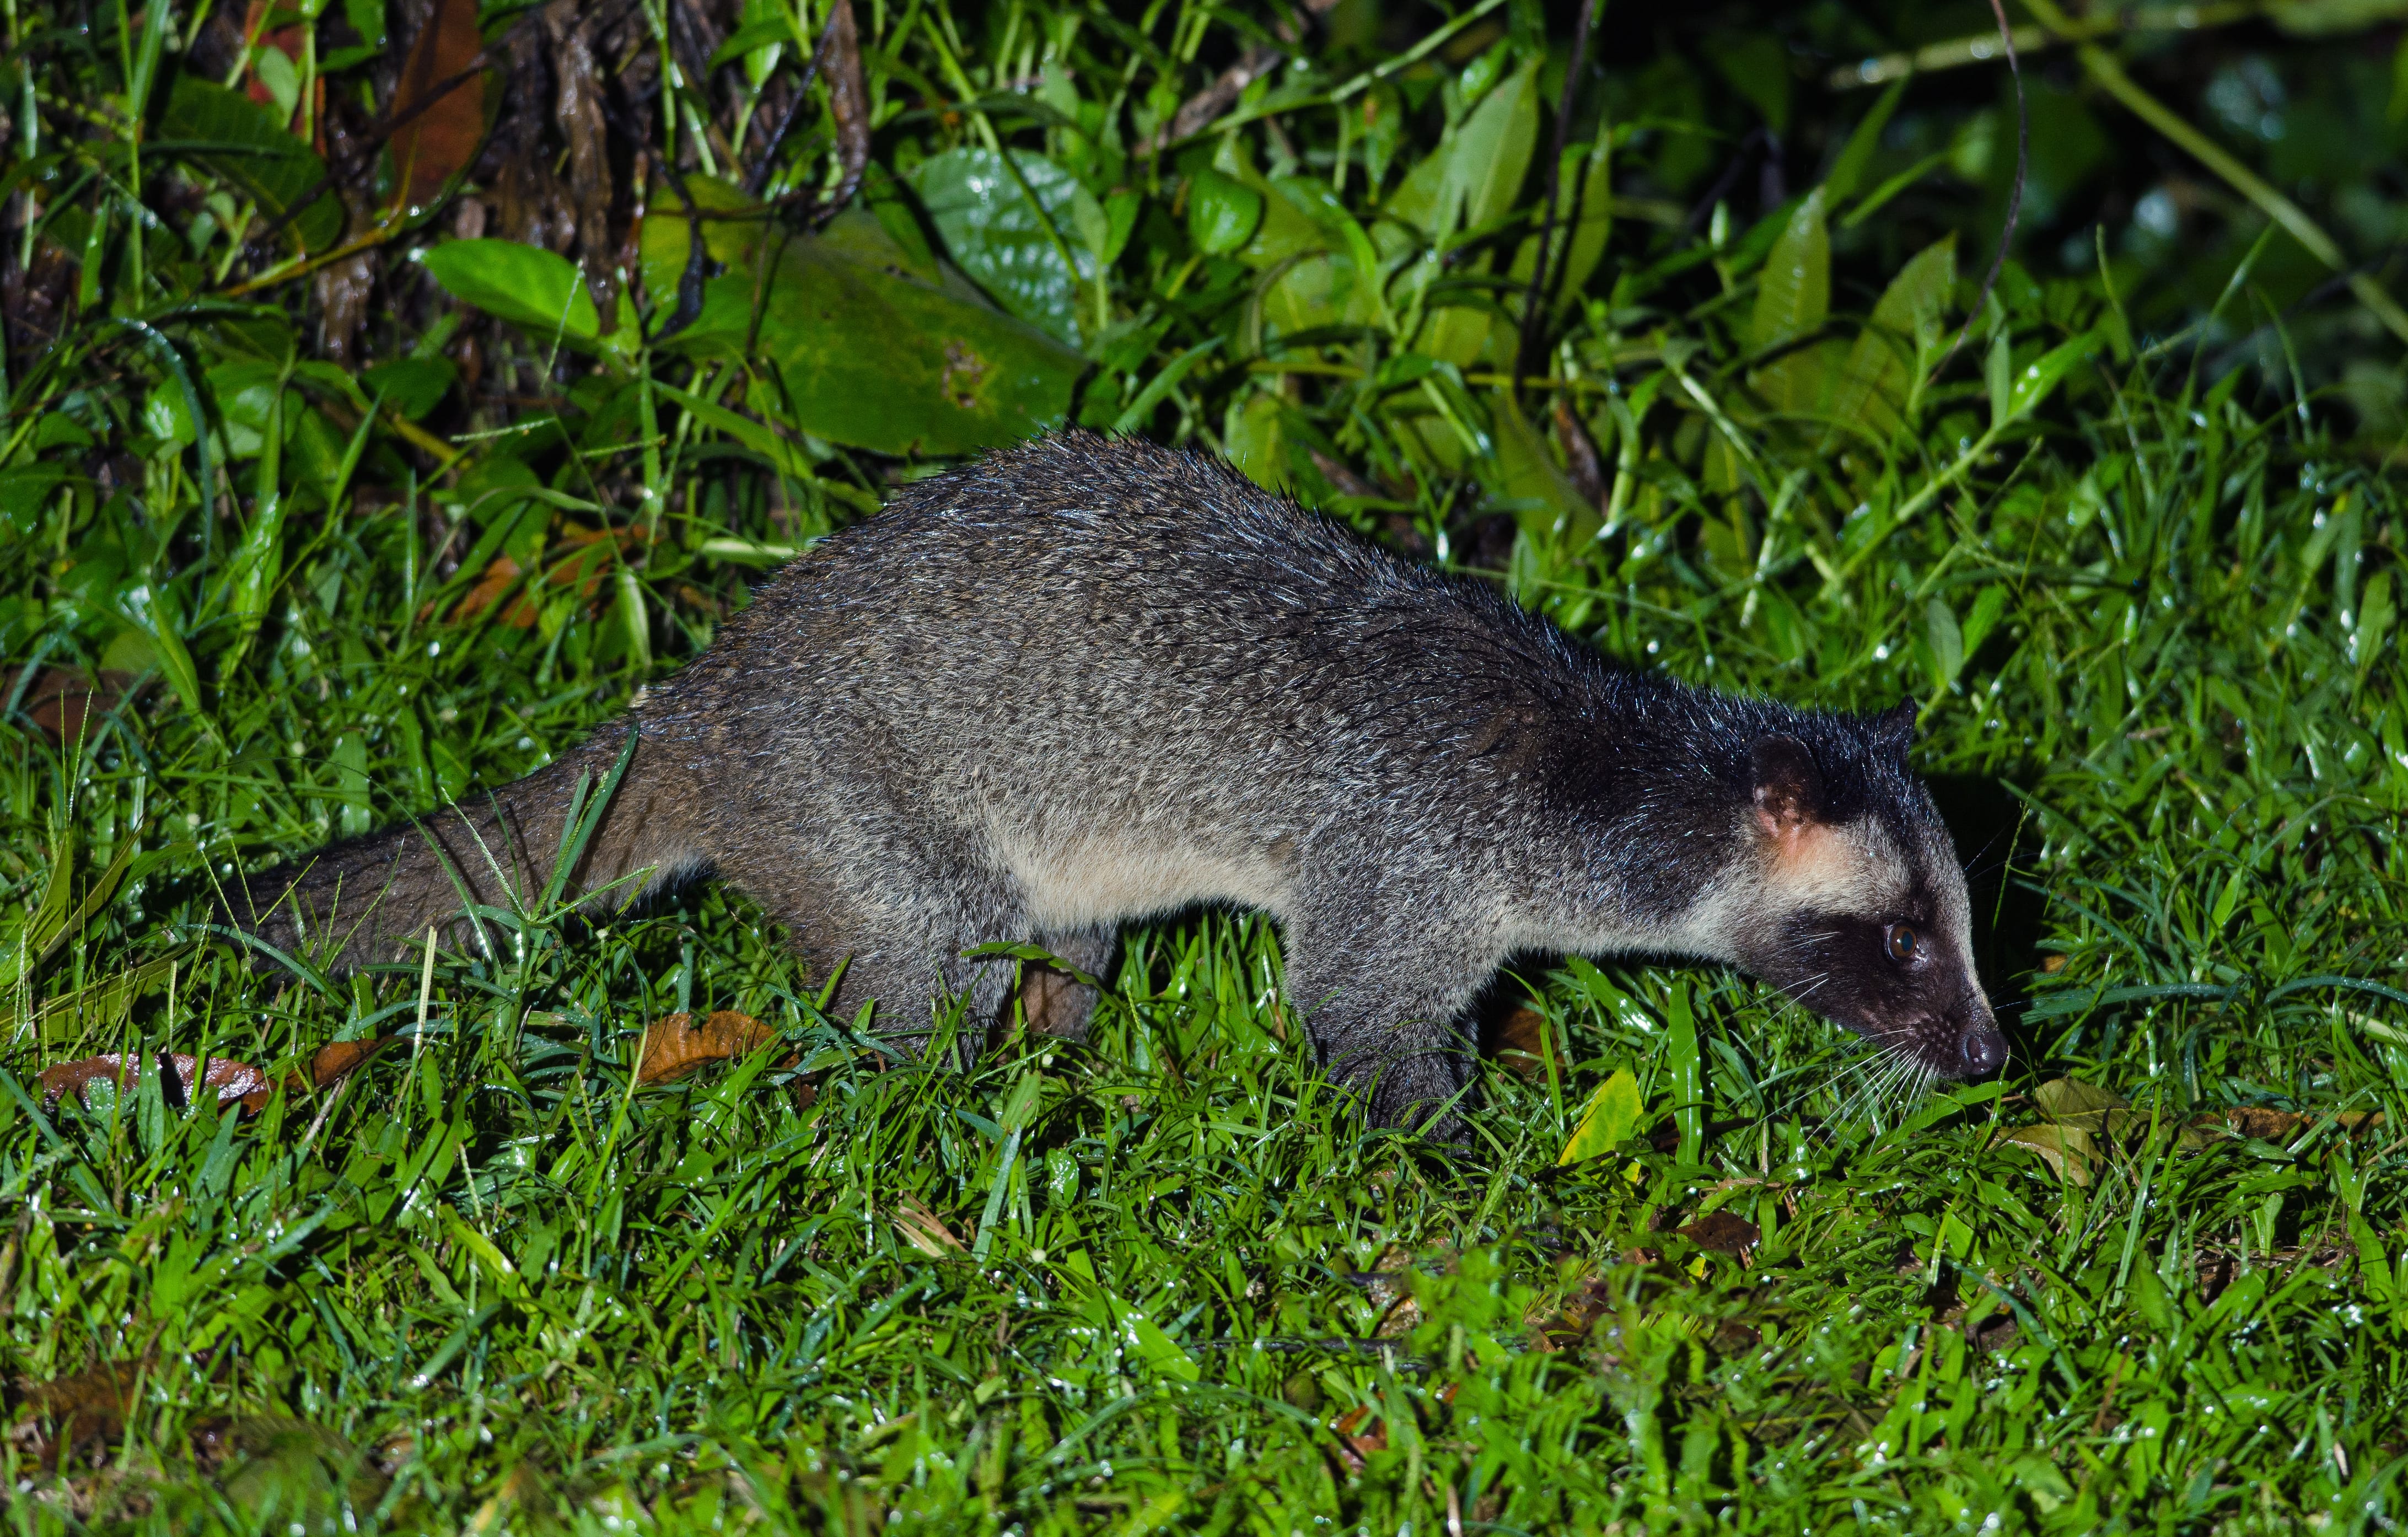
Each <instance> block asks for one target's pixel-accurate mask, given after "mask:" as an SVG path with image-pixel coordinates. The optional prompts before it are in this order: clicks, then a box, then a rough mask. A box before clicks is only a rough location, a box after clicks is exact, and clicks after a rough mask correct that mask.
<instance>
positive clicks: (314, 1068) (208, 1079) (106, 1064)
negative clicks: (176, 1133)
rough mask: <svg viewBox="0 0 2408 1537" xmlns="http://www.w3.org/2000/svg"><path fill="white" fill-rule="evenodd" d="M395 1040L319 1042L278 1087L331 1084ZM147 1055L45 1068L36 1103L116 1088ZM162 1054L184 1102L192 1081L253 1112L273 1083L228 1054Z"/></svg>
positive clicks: (174, 1093)
mask: <svg viewBox="0 0 2408 1537" xmlns="http://www.w3.org/2000/svg"><path fill="white" fill-rule="evenodd" d="M396 1039H398V1038H397V1037H394V1036H389V1035H384V1036H379V1037H377V1038H376V1039H375V1040H373V1041H336V1042H335V1043H334V1044H333V1045H331V1046H322V1047H321V1048H319V1050H318V1052H317V1053H316V1055H314V1056H311V1057H310V1058H309V1071H308V1075H307V1076H306V1077H305V1076H304V1075H303V1074H301V1073H297V1072H291V1073H287V1074H285V1075H284V1079H283V1086H284V1087H285V1088H287V1089H294V1090H299V1089H327V1088H332V1087H334V1086H335V1085H337V1084H339V1083H341V1082H342V1081H343V1080H344V1079H345V1078H347V1077H349V1076H350V1075H351V1073H352V1072H353V1071H355V1070H358V1069H359V1067H360V1066H361V1065H362V1064H363V1063H365V1062H366V1061H367V1060H368V1059H369V1058H370V1057H373V1056H376V1054H377V1053H379V1052H380V1051H382V1050H383V1049H384V1048H385V1047H387V1046H389V1045H391V1044H393V1042H394V1041H395V1040H396ZM162 1055H163V1056H165V1061H166V1062H167V1064H168V1067H169V1069H170V1070H171V1072H172V1074H173V1076H172V1078H171V1080H170V1090H169V1092H170V1098H171V1099H173V1100H180V1101H185V1102H189V1101H190V1100H191V1099H192V1091H193V1087H194V1086H195V1085H196V1083H197V1086H198V1087H199V1088H201V1089H203V1090H208V1091H212V1092H214V1093H215V1095H216V1096H217V1101H218V1103H219V1104H229V1103H238V1104H240V1105H241V1106H242V1108H243V1109H244V1110H246V1111H258V1110H261V1109H264V1108H265V1106H266V1104H267V1101H268V1099H270V1098H271V1097H273V1095H274V1093H275V1091H276V1088H277V1085H276V1084H275V1083H274V1082H272V1081H271V1080H270V1079H269V1078H268V1076H267V1075H266V1074H265V1073H264V1072H262V1071H260V1070H258V1069H257V1068H254V1067H252V1066H251V1064H250V1063H248V1062H237V1061H236V1060H235V1059H234V1058H232V1057H228V1056H212V1057H210V1058H209V1059H208V1061H207V1062H205V1063H195V1062H194V1060H193V1056H192V1055H191V1054H190V1053H188V1052H174V1053H167V1054H162ZM148 1056H150V1054H149V1053H143V1052H104V1053H102V1054H101V1055H100V1056H87V1057H83V1058H81V1059H80V1060H78V1061H74V1062H62V1063H60V1064H58V1065H57V1066H56V1067H51V1068H45V1069H43V1070H42V1075H41V1077H40V1078H39V1079H38V1080H36V1082H37V1083H38V1084H39V1085H40V1086H41V1091H42V1102H43V1103H45V1104H52V1103H55V1102H57V1101H58V1100H60V1099H64V1098H65V1097H66V1096H68V1095H70V1094H72V1095H74V1096H75V1098H76V1101H77V1103H79V1104H80V1103H82V1102H83V1098H84V1091H85V1090H86V1089H88V1088H90V1087H91V1086H92V1085H94V1084H97V1083H101V1082H104V1081H107V1082H109V1083H113V1084H115V1085H117V1087H118V1090H119V1091H120V1092H121V1093H122V1092H123V1091H124V1090H125V1088H126V1087H127V1086H128V1085H130V1084H131V1083H132V1081H133V1079H134V1077H135V1075H136V1071H137V1070H139V1068H140V1067H141V1066H142V1064H143V1062H144V1059H145V1058H146V1057H148ZM196 1067H197V1068H198V1070H199V1077H198V1079H197V1081H196V1080H195V1078H194V1076H193V1073H194V1070H195V1068H196Z"/></svg>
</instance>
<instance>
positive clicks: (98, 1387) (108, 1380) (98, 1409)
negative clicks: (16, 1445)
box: [11, 1361, 142, 1469]
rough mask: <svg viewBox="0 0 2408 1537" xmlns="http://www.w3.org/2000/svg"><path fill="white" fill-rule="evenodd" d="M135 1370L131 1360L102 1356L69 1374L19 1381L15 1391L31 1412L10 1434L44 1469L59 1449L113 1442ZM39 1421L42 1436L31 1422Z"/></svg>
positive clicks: (129, 1409) (129, 1405) (53, 1464)
mask: <svg viewBox="0 0 2408 1537" xmlns="http://www.w3.org/2000/svg"><path fill="white" fill-rule="evenodd" d="M141 1373H142V1369H141V1368H140V1366H138V1365H137V1364H136V1363H135V1362H133V1361H104V1362H101V1363H99V1364H98V1365H95V1366H93V1367H92V1368H90V1369H89V1370H87V1371H83V1372H77V1373H76V1374H75V1375H74V1376H72V1377H59V1378H56V1379H54V1380H52V1381H50V1382H25V1381H21V1382H19V1383H18V1385H17V1391H18V1393H19V1395H20V1396H21V1398H22V1401H23V1403H24V1406H25V1407H26V1408H27V1409H28V1410H30V1411H32V1413H31V1415H29V1416H28V1417H27V1418H26V1419H24V1420H22V1421H20V1422H19V1425H18V1429H17V1433H16V1434H15V1435H12V1438H11V1439H21V1440H22V1444H24V1445H25V1447H26V1449H27V1450H28V1451H29V1452H31V1453H32V1454H33V1455H34V1457H35V1458H36V1459H37V1460H38V1461H39V1462H40V1463H41V1465H42V1466H43V1467H45V1468H49V1469H55V1468H57V1466H58V1464H59V1458H60V1456H61V1454H63V1453H64V1454H66V1455H69V1456H72V1455H73V1454H74V1453H75V1452H76V1451H77V1450H78V1449H79V1448H89V1447H105V1446H108V1445H109V1444H113V1443H114V1442H115V1441H116V1440H117V1438H118V1436H119V1435H121V1434H122V1433H123V1431H124V1429H125V1421H126V1418H127V1416H128V1415H132V1414H133V1413H134V1385H135V1382H136V1380H137V1379H138V1378H139V1377H140V1376H141ZM42 1420H47V1421H49V1422H50V1433H49V1434H47V1435H45V1434H44V1433H43V1432H42V1431H41V1429H39V1426H38V1424H37V1423H36V1422H38V1421H42Z"/></svg>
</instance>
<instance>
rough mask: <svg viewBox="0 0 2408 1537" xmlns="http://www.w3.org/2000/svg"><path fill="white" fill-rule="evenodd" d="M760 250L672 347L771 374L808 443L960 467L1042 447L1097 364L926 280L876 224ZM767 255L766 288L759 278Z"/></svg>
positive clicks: (956, 285) (956, 286)
mask: <svg viewBox="0 0 2408 1537" xmlns="http://www.w3.org/2000/svg"><path fill="white" fill-rule="evenodd" d="M696 201H700V198H699V197H698V196H697V199H696ZM679 223H680V225H681V226H682V223H683V222H682V221H680V222H679ZM709 227H710V226H709V225H706V228H709ZM735 227H736V228H737V229H738V230H743V229H746V228H751V227H753V226H746V225H741V224H738V225H736V226H735ZM711 238H712V240H713V245H714V249H716V247H717V237H716V235H715V234H714V235H713V236H712V237H711ZM753 238H754V239H755V240H756V241H757V242H758V244H756V245H755V246H753V247H751V248H749V249H748V248H744V247H730V248H729V250H730V254H731V255H733V256H734V257H735V258H736V259H735V260H734V261H731V262H730V263H729V264H728V266H729V270H728V272H727V273H726V274H725V275H724V276H723V277H718V278H713V279H711V280H710V282H709V284H708V285H706V287H705V289H704V291H703V306H702V313H701V315H700V317H699V318H698V319H697V320H696V321H695V323H693V324H692V325H690V326H688V327H686V328H685V329H684V330H682V331H681V332H679V333H678V334H677V335H676V336H675V337H673V338H670V339H669V341H668V342H667V346H668V347H669V348H671V349H673V350H675V351H679V352H687V353H689V354H692V355H697V356H711V357H720V358H724V359H727V360H730V361H741V362H746V363H748V364H751V365H753V366H759V365H761V364H763V363H767V364H768V365H770V366H773V367H774V368H775V369H776V370H777V378H778V381H779V382H780V383H781V385H782V386H783V389H782V392H781V399H780V401H779V402H778V409H780V411H781V415H782V416H783V418H784V420H785V421H786V422H787V423H788V424H791V425H792V426H793V427H794V428H796V430H798V431H801V432H805V433H809V434H810V435H811V436H813V437H816V438H824V439H827V440H828V441H831V442H837V443H844V444H849V445H851V446H853V447H857V448H866V449H870V450H873V451H875V452H881V453H896V454H931V455H952V454H958V453H968V452H972V451H974V450H977V449H981V448H991V447H995V446H996V445H999V444H1003V443H1010V442H1016V441H1018V440H1020V439H1021V438H1030V437H1034V436H1035V435H1037V434H1039V433H1041V432H1044V431H1047V430H1049V429H1051V428H1053V427H1056V426H1059V425H1060V424H1062V422H1063V420H1064V419H1065V418H1066V417H1067V416H1068V413H1069V409H1070V392H1071V389H1072V387H1073V386H1074V385H1076V384H1077V382H1078V380H1079V376H1080V375H1081V374H1082V373H1083V372H1084V371H1085V369H1086V360H1085V359H1084V358H1082V357H1081V356H1080V355H1079V354H1078V353H1076V352H1071V351H1070V350H1068V348H1066V347H1064V346H1063V345H1062V344H1061V343H1060V342H1058V341H1055V340H1054V338H1051V337H1048V336H1046V335H1045V334H1044V333H1043V332H1041V331H1039V330H1037V329H1036V328H1035V327H1033V326H1030V325H1028V324H1025V323H1023V322H1021V321H1018V320H1015V319H1013V318H1012V317H1011V316H1009V315H1006V314H1003V313H1002V312H1000V311H998V310H996V309H994V308H992V307H990V306H989V305H987V304H986V302H985V301H984V300H983V299H982V297H981V296H980V295H979V294H977V292H976V291H975V290H974V289H971V288H970V287H969V286H968V284H967V283H963V282H961V281H960V280H958V279H950V280H944V279H940V280H937V281H931V280H928V279H927V278H925V277H924V276H922V275H921V274H919V273H917V272H915V271H913V270H912V267H911V266H910V262H909V258H908V256H907V254H906V252H905V251H903V249H902V248H901V247H899V246H897V245H896V243H895V242H894V240H893V239H892V238H891V237H889V236H888V235H887V234H886V232H885V230H884V229H883V228H882V226H881V225H880V223H879V222H878V220H877V219H876V218H875V217H874V216H873V215H871V214H870V213H867V212H866V211H863V210H861V209H853V210H850V211H848V212H846V213H844V214H841V215H839V216H838V218H837V219H836V220H835V221H834V222H833V223H830V225H829V226H828V229H827V231H826V233H825V234H824V235H823V236H819V237H812V236H804V235H788V234H786V233H783V232H775V233H764V232H756V233H755V235H754V237H753ZM675 239H676V241H677V243H678V244H680V245H682V242H683V231H682V227H681V228H680V229H679V230H678V231H677V232H675ZM764 249H766V250H767V252H768V260H770V261H771V263H772V264H773V265H772V266H770V269H769V271H768V272H767V274H766V275H763V274H760V273H757V272H756V271H755V269H754V266H753V253H754V252H757V251H762V250H764ZM756 306H757V312H756Z"/></svg>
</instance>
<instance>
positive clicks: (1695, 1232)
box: [1674, 1212, 1763, 1254]
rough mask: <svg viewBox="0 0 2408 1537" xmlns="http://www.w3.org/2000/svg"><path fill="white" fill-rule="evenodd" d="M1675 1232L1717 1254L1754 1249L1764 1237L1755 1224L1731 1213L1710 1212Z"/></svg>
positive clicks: (1701, 1247) (1736, 1252)
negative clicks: (1759, 1239)
mask: <svg viewBox="0 0 2408 1537" xmlns="http://www.w3.org/2000/svg"><path fill="white" fill-rule="evenodd" d="M1674 1230H1675V1231H1677V1232H1678V1233H1679V1234H1680V1235H1681V1236H1682V1237H1683V1238H1685V1239H1687V1240H1688V1241H1689V1242H1690V1243H1694V1244H1696V1245H1697V1246H1698V1247H1699V1248H1700V1249H1712V1250H1713V1252H1714V1253H1716V1254H1738V1253H1740V1252H1741V1251H1742V1250H1745V1249H1751V1248H1754V1247H1755V1246H1756V1240H1757V1239H1758V1238H1760V1237H1762V1236H1763V1235H1762V1234H1761V1233H1759V1232H1758V1231H1757V1230H1756V1224H1755V1223H1753V1222H1750V1221H1748V1220H1747V1218H1745V1217H1742V1216H1737V1215H1734V1214H1731V1213H1729V1212H1708V1213H1707V1214H1705V1215H1704V1216H1701V1217H1699V1219H1698V1220H1697V1221H1695V1222H1692V1223H1690V1224H1689V1225H1688V1226H1687V1227H1685V1228H1676V1229H1674Z"/></svg>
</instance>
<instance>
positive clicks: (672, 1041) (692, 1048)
mask: <svg viewBox="0 0 2408 1537" xmlns="http://www.w3.org/2000/svg"><path fill="white" fill-rule="evenodd" d="M777 1039H778V1032H777V1031H775V1030H773V1029H771V1028H769V1027H767V1025H764V1024H762V1023H761V1022H760V1021H759V1020H757V1019H755V1018H753V1016H752V1015H751V1014H744V1013H737V1012H736V1011H735V1010H733V1009H722V1010H720V1011H718V1012H717V1013H713V1014H711V1015H710V1017H708V1018H706V1019H704V1020H702V1021H701V1022H700V1023H699V1024H697V1023H695V1017H694V1016H693V1015H692V1014H671V1015H669V1016H668V1017H667V1018H666V1019H664V1020H662V1021H661V1022H660V1023H659V1024H657V1025H654V1026H653V1027H652V1028H651V1029H649V1030H647V1031H645V1032H644V1049H643V1054H642V1056H640V1057H638V1060H637V1067H636V1082H637V1083H638V1084H669V1083H674V1082H676V1081H677V1080H678V1079H681V1078H682V1077H684V1076H685V1075H686V1074H687V1073H690V1072H692V1071H693V1070H695V1069H696V1068H700V1067H707V1066H709V1065H710V1063H713V1062H727V1061H732V1060H734V1059H735V1058H737V1057H739V1056H746V1055H747V1054H749V1053H751V1052H753V1051H756V1050H758V1049H759V1048H761V1047H763V1046H767V1045H770V1044H772V1043H773V1042H775V1041H777ZM796 1060H798V1059H797V1058H796V1056H794V1055H793V1054H791V1053H790V1054H788V1056H787V1057H786V1059H785V1061H784V1062H782V1063H781V1064H780V1066H781V1067H789V1068H790V1067H793V1066H794V1065H795V1063H796Z"/></svg>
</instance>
